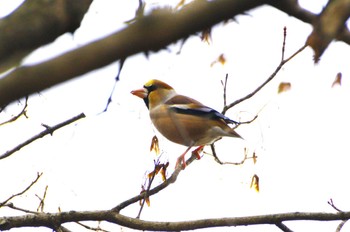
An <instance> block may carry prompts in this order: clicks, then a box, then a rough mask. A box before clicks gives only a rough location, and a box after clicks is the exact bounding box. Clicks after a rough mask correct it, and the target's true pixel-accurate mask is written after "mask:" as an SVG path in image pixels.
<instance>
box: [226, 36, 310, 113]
mask: <svg viewBox="0 0 350 232" xmlns="http://www.w3.org/2000/svg"><path fill="white" fill-rule="evenodd" d="M306 47H307V45H306V44H305V45H304V46H302V47H301V48H300V49H298V50H297V51H296V52H295V53H294V54H292V55H291V56H290V57H289V58H287V59H284V60H282V61H281V62H280V64H279V65H278V66H277V68H276V69H275V71H274V72H273V73H272V74H271V75H270V76H269V77H268V78H267V79H266V80H265V81H264V82H263V83H262V84H261V85H260V86H258V87H257V88H256V89H255V90H254V91H253V92H251V93H249V94H247V95H246V96H244V97H242V98H240V99H238V100H236V101H234V102H232V103H230V104H229V105H227V106H225V107H224V109H223V111H222V113H223V114H225V113H226V112H227V111H228V110H229V109H231V108H232V107H234V106H235V105H238V104H239V103H242V102H243V101H245V100H247V99H249V98H251V97H253V96H254V95H255V94H256V93H258V92H259V91H260V90H261V89H262V88H263V87H264V86H265V85H267V84H268V83H269V82H270V81H271V80H272V79H273V78H274V77H275V76H276V75H277V73H278V72H279V71H280V70H281V68H282V67H283V66H284V65H285V64H286V63H287V62H288V61H290V60H291V59H293V58H294V57H295V56H296V55H297V54H299V53H300V52H302V51H303V50H304V49H305V48H306ZM284 50H285V39H284V40H283V44H282V52H283V53H284ZM282 57H284V54H282Z"/></svg>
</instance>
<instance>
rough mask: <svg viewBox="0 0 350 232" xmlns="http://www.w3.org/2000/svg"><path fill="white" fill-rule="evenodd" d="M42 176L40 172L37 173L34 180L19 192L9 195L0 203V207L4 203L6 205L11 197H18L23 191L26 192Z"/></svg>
mask: <svg viewBox="0 0 350 232" xmlns="http://www.w3.org/2000/svg"><path fill="white" fill-rule="evenodd" d="M41 176H42V173H38V174H37V176H36V178H35V180H33V181H32V182H31V183H30V184H29V185H28V186H27V187H26V188H25V189H23V190H22V191H21V192H19V193H16V194H13V195H12V196H11V197H9V198H7V199H6V200H5V201H3V202H1V203H0V208H1V207H2V206H4V205H6V204H7V203H8V202H9V201H11V200H12V199H13V198H15V197H18V196H20V195H22V194H24V193H25V192H27V191H28V190H29V189H30V188H31V187H32V186H33V185H34V184H35V183H36V182H38V180H39V178H40V177H41Z"/></svg>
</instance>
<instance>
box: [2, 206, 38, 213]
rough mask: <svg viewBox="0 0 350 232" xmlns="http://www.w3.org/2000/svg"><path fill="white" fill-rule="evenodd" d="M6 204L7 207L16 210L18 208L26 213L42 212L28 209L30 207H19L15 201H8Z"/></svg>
mask: <svg viewBox="0 0 350 232" xmlns="http://www.w3.org/2000/svg"><path fill="white" fill-rule="evenodd" d="M4 206H6V207H8V208H10V209H14V210H18V211H21V212H24V213H30V214H35V215H38V214H40V213H39V212H36V211H32V210H28V209H23V208H20V207H17V206H15V205H14V204H13V203H8V204H6V205H4Z"/></svg>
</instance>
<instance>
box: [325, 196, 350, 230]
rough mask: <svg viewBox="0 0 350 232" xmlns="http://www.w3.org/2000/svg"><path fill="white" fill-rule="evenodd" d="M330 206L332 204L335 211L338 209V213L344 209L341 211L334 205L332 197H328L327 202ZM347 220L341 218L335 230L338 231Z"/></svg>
mask: <svg viewBox="0 0 350 232" xmlns="http://www.w3.org/2000/svg"><path fill="white" fill-rule="evenodd" d="M327 203H328V204H329V205H330V206H332V208H333V209H335V210H336V211H338V212H339V213H343V212H344V211H342V210H341V209H339V208H338V207H336V206H335V204H334V202H333V199H332V198H331V199H329V201H328V202H327ZM347 221H348V220H342V221H341V222H340V223H339V225H338V226H337V229H336V230H335V231H336V232H340V231H341V229H342V228H343V226H344V225H345V223H346V222H347Z"/></svg>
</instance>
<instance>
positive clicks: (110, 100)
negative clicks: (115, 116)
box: [102, 58, 126, 113]
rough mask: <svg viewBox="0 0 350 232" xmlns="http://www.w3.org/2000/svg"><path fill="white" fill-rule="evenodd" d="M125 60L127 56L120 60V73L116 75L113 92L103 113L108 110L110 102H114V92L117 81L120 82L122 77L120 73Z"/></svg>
mask: <svg viewBox="0 0 350 232" xmlns="http://www.w3.org/2000/svg"><path fill="white" fill-rule="evenodd" d="M125 60H126V58H122V59H120V61H119V70H118V74H117V76H116V77H115V81H114V84H113V88H112V91H111V94H110V95H109V98H108V100H107V104H106V107H105V108H104V110H103V111H102V113H103V112H107V110H108V106H109V104H111V102H112V96H113V93H114V90H115V86H116V85H117V82H118V81H119V79H120V74H121V72H122V69H123V66H124V62H125Z"/></svg>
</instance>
